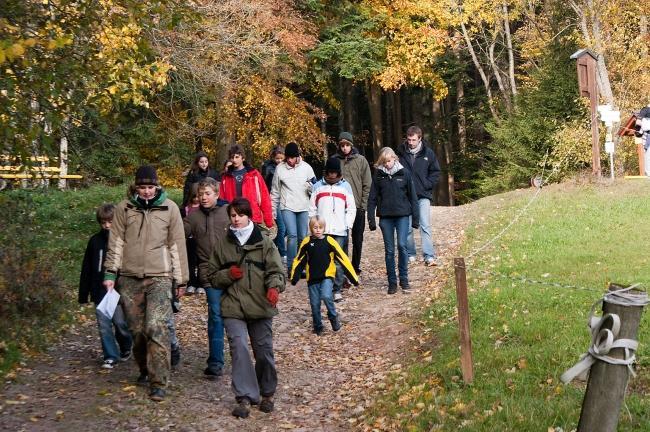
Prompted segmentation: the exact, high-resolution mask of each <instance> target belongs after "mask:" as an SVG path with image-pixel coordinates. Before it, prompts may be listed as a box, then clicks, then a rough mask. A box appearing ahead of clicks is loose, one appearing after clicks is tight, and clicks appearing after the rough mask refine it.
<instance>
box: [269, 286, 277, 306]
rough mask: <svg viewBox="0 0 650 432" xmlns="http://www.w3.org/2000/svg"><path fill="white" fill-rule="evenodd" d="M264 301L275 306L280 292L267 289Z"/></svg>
mask: <svg viewBox="0 0 650 432" xmlns="http://www.w3.org/2000/svg"><path fill="white" fill-rule="evenodd" d="M266 299H267V300H268V301H269V303H271V306H273V307H275V306H277V304H278V300H280V291H278V289H277V288H269V289H268V291H266Z"/></svg>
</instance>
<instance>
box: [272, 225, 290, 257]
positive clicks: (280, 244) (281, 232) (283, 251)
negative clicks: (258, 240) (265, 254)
mask: <svg viewBox="0 0 650 432" xmlns="http://www.w3.org/2000/svg"><path fill="white" fill-rule="evenodd" d="M275 225H277V227H278V235H277V236H275V239H274V240H273V243H275V246H276V247H277V248H278V252H280V256H287V239H286V238H285V237H286V236H287V228H286V226H285V225H284V218H283V217H282V216H279V217H278V218H277V219H276V220H275Z"/></svg>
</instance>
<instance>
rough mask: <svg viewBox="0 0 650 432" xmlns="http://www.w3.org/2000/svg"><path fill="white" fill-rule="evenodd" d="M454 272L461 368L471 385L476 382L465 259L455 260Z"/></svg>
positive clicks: (465, 379)
mask: <svg viewBox="0 0 650 432" xmlns="http://www.w3.org/2000/svg"><path fill="white" fill-rule="evenodd" d="M454 271H455V274H456V302H457V305H458V329H459V330H460V368H461V371H462V373H463V381H465V383H466V384H470V383H471V382H472V381H474V366H473V364H472V338H471V336H470V327H469V302H468V300H467V276H466V272H465V259H464V258H454Z"/></svg>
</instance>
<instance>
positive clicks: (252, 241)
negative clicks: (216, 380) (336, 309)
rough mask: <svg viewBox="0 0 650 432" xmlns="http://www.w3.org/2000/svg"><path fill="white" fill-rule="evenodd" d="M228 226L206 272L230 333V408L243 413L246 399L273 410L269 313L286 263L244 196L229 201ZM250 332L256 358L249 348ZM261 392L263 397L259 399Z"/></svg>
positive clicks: (281, 288)
mask: <svg viewBox="0 0 650 432" xmlns="http://www.w3.org/2000/svg"><path fill="white" fill-rule="evenodd" d="M228 214H229V215H230V228H229V229H228V233H227V234H226V235H225V236H224V237H223V238H222V240H221V241H220V242H219V245H217V247H215V248H214V250H213V252H212V256H211V258H210V263H209V267H208V278H209V279H210V282H211V283H212V286H213V287H215V288H220V289H222V290H223V295H222V297H221V315H222V317H223V322H224V327H225V328H226V333H227V334H228V343H229V345H230V357H231V359H232V377H231V379H232V388H233V391H234V392H235V398H236V400H237V406H236V407H235V409H234V410H233V412H232V414H233V415H234V416H235V417H241V418H245V417H248V415H249V413H250V405H251V404H258V403H259V407H260V410H261V411H263V412H267V413H269V412H271V411H273V395H274V394H275V389H276V387H277V383H278V377H277V372H276V369H275V359H274V356H273V331H272V326H273V317H274V316H275V315H277V313H278V309H277V307H276V306H277V302H278V299H279V293H280V292H282V291H284V284H285V279H284V266H283V265H282V259H281V258H280V253H279V252H278V249H277V248H276V247H275V245H274V244H273V240H271V239H270V238H269V237H268V236H265V235H262V233H261V231H260V229H259V227H258V226H257V225H255V224H254V223H253V222H252V221H251V220H250V218H251V217H252V215H253V211H252V209H251V205H250V203H249V202H248V200H247V199H246V198H235V199H234V200H233V201H232V203H230V205H229V206H228ZM247 337H249V338H250V341H251V346H252V348H253V353H254V355H255V361H256V364H255V365H253V362H252V361H251V358H250V355H249V353H248V343H247V340H246V339H247ZM260 395H261V397H262V398H261V401H260Z"/></svg>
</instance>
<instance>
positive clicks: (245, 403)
mask: <svg viewBox="0 0 650 432" xmlns="http://www.w3.org/2000/svg"><path fill="white" fill-rule="evenodd" d="M250 413H251V401H249V400H248V398H246V397H243V398H241V400H240V401H239V402H238V403H237V406H236V407H235V409H233V410H232V415H234V416H235V417H239V418H246V417H248V415H249V414H250Z"/></svg>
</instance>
